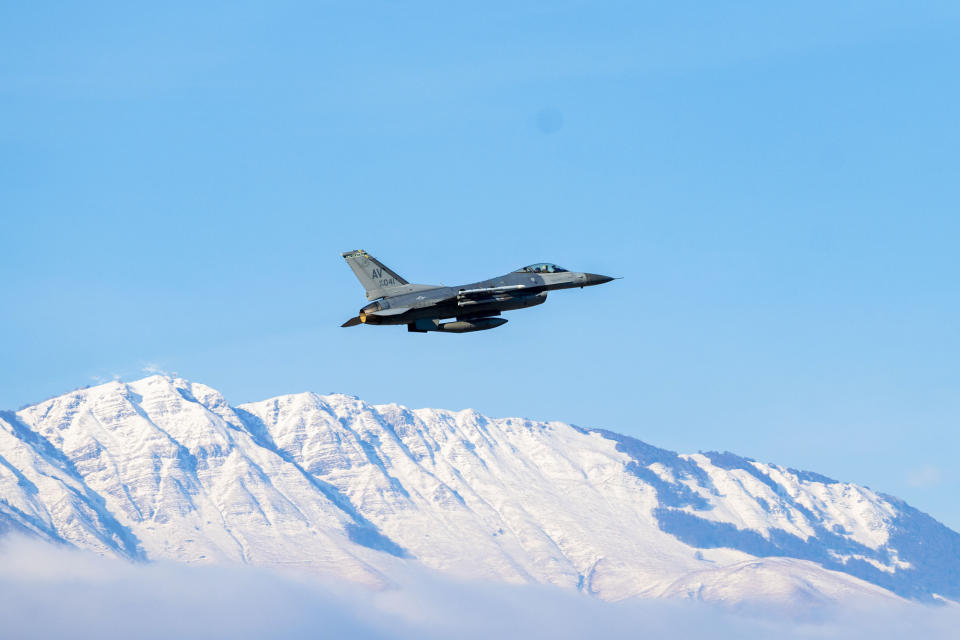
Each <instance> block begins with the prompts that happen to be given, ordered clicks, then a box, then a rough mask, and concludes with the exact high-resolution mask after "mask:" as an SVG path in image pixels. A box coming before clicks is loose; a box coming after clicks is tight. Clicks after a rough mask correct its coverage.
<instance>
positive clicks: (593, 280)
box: [583, 273, 613, 287]
mask: <svg viewBox="0 0 960 640" xmlns="http://www.w3.org/2000/svg"><path fill="white" fill-rule="evenodd" d="M583 275H585V276H587V284H586V286H588V287H589V286H592V285H595V284H603V283H604V282H610V281H611V280H613V278H611V277H610V276H602V275H600V274H599V273H585V274H583Z"/></svg>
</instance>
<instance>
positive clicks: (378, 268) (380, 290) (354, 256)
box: [343, 249, 410, 300]
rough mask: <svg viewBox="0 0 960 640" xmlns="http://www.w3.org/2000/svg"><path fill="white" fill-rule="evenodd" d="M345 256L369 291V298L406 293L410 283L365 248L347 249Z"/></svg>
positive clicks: (358, 278)
mask: <svg viewBox="0 0 960 640" xmlns="http://www.w3.org/2000/svg"><path fill="white" fill-rule="evenodd" d="M343 258H344V259H345V260H346V261H347V264H348V265H350V268H351V269H353V273H354V275H356V276H357V280H359V281H360V284H362V285H363V288H364V289H366V291H367V300H376V299H377V298H382V297H384V296H390V295H396V294H399V293H404V292H405V291H406V288H407V285H409V284H410V283H409V282H407V281H406V280H404V279H403V278H401V277H400V276H399V275H397V273H396V272H395V271H393V270H392V269H390V267H387V266H386V265H384V264H383V263H382V262H380V261H379V260H377V259H376V258H374V257H373V256H371V255H370V254H369V253H367V252H366V251H364V250H363V249H356V250H354V251H347V252H346V253H344V254H343Z"/></svg>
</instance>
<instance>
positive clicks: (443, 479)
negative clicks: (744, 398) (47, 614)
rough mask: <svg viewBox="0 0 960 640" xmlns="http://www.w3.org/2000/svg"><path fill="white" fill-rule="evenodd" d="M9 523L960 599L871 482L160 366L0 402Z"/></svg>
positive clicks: (256, 553)
mask: <svg viewBox="0 0 960 640" xmlns="http://www.w3.org/2000/svg"><path fill="white" fill-rule="evenodd" d="M3 531H19V532H23V533H28V534H30V535H34V536H39V537H41V538H44V539H47V540H50V541H56V542H60V543H66V544H69V545H74V546H77V547H80V548H84V549H91V550H94V551H96V552H99V553H101V554H104V555H114V556H120V557H124V558H130V559H136V560H153V559H173V560H177V561H183V562H231V561H232V562H244V563H253V564H259V565H270V566H298V567H302V568H304V569H306V570H310V571H317V572H321V573H323V574H327V575H330V574H332V575H337V576H342V577H344V578H347V579H350V580H352V581H357V582H361V583H366V584H370V585H386V584H390V583H391V582H394V581H395V580H397V576H399V575H402V574H403V572H404V571H405V570H406V569H407V568H408V567H409V566H410V565H413V566H423V567H427V568H429V569H433V570H437V571H440V572H444V573H445V574H448V575H452V576H457V577H465V578H480V579H487V580H494V581H507V582H512V583H547V584H554V585H559V586H563V587H569V588H571V589H579V590H582V591H584V592H588V593H591V594H595V595H597V596H599V597H601V598H604V599H611V600H616V599H623V598H629V597H634V596H640V597H683V598H700V599H710V600H723V601H728V602H751V601H761V602H762V601H764V600H772V601H776V602H779V603H792V602H797V601H801V602H810V601H812V602H819V601H830V600H836V599H841V598H846V597H851V596H868V597H890V598H896V597H897V596H900V597H906V598H910V599H916V600H922V601H928V600H933V599H936V598H947V599H960V534H957V533H956V532H954V531H952V530H950V529H948V528H947V527H945V526H943V525H942V524H940V523H938V522H936V521H935V520H934V519H932V518H931V517H930V516H928V515H926V514H923V513H921V512H919V511H917V510H916V509H914V508H912V507H910V506H909V505H907V504H906V503H904V502H903V501H901V500H898V499H896V498H894V497H891V496H888V495H884V494H880V493H877V492H874V491H872V490H870V489H867V488H865V487H861V486H857V485H854V484H849V483H844V482H838V481H836V480H832V479H830V478H826V477H824V476H821V475H818V474H815V473H810V472H805V471H797V470H795V469H787V468H783V467H780V466H777V465H772V464H765V463H760V462H756V461H753V460H749V459H746V458H742V457H739V456H736V455H734V454H731V453H715V452H707V453H697V454H691V455H679V454H676V453H674V452H671V451H667V450H664V449H658V448H656V447H653V446H651V445H648V444H645V443H643V442H641V441H639V440H636V439H633V438H629V437H626V436H622V435H618V434H615V433H611V432H608V431H604V430H600V429H583V428H580V427H576V426H572V425H568V424H563V423H560V422H534V421H530V420H523V419H517V418H507V419H492V418H487V417H485V416H482V415H480V414H478V413H476V412H474V411H471V410H466V411H459V412H452V411H442V410H436V409H417V410H410V409H407V408H405V407H402V406H398V405H393V404H391V405H379V406H372V405H369V404H366V403H364V402H363V401H361V400H359V399H357V398H354V397H350V396H345V395H327V396H320V395H316V394H312V393H302V394H296V395H288V396H281V397H278V398H273V399H270V400H265V401H263V402H257V403H252V404H245V405H239V406H237V407H232V406H230V405H229V404H228V403H227V401H226V400H225V399H224V398H223V396H222V395H221V394H220V393H218V392H217V391H215V390H214V389H211V388H210V387H207V386H205V385H202V384H197V383H192V382H189V381H186V380H183V379H179V378H171V377H166V376H151V377H148V378H144V379H142V380H138V381H136V382H131V383H121V382H113V383H109V384H104V385H100V386H97V387H93V388H89V389H83V390H79V391H74V392H71V393H68V394H65V395H63V396H60V397H57V398H53V399H51V400H47V401H45V402H41V403H39V404H36V405H33V406H30V407H27V408H25V409H23V410H21V411H17V412H3V413H0V532H3ZM894 594H897V595H896V596H895V595H894Z"/></svg>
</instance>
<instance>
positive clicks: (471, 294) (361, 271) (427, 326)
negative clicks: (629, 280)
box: [341, 249, 613, 333]
mask: <svg viewBox="0 0 960 640" xmlns="http://www.w3.org/2000/svg"><path fill="white" fill-rule="evenodd" d="M343 257H344V258H345V259H346V261H347V264H349V265H350V268H351V269H353V272H354V273H355V274H356V276H357V279H358V280H360V284H362V285H363V288H364V289H366V291H367V300H372V302H371V303H370V304H368V305H367V306H365V307H364V308H363V309H361V310H360V315H358V316H357V317H355V318H350V319H349V320H347V321H346V322H344V323H343V324H342V325H341V326H343V327H355V326H357V325H358V324H377V325H379V324H395V325H401V324H405V325H407V331H414V332H417V333H426V332H427V331H440V332H443V333H467V332H468V331H484V330H486V329H494V328H496V327H499V326H501V325H503V324H505V323H506V322H507V320H506V318H497V317H495V316H499V315H500V313H501V312H502V311H512V310H513V309H526V308H527V307H533V306H535V305H538V304H543V303H544V302H546V300H547V291H550V290H551V289H572V288H574V287H581V288H583V287H589V286H592V285H595V284H603V283H604V282H610V281H611V280H613V278H611V277H609V276H601V275H597V274H594V273H578V272H575V271H567V270H566V269H563V268H561V267H558V266H557V265H555V264H550V263H547V262H541V263H539V264H532V265H530V266H528V267H523V268H522V269H517V270H516V271H513V272H511V273H508V274H506V275H502V276H498V277H496V278H491V279H490V280H484V281H482V282H474V283H472V284H465V285H461V286H459V287H445V286H443V285H431V284H410V283H409V282H407V281H406V280H404V279H403V278H401V277H400V276H398V275H397V274H396V272H394V271H392V270H391V269H390V268H389V267H386V266H384V265H383V263H382V262H380V261H379V260H377V259H376V258H374V257H373V256H371V255H370V254H369V253H367V252H366V251H363V250H362V249H357V250H356V251H348V252H346V253H344V254H343ZM447 318H455V320H453V321H452V322H441V320H444V319H447Z"/></svg>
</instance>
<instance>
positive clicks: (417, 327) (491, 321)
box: [407, 318, 507, 333]
mask: <svg viewBox="0 0 960 640" xmlns="http://www.w3.org/2000/svg"><path fill="white" fill-rule="evenodd" d="M506 323H507V319H506V318H471V319H469V320H457V321H455V322H439V321H437V320H417V321H416V322H411V323H410V324H408V325H407V331H413V332H416V333H426V332H427V331H437V332H440V333H469V332H471V331H486V330H487V329H496V328H497V327H499V326H501V325H504V324H506Z"/></svg>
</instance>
